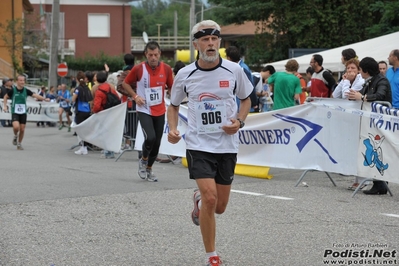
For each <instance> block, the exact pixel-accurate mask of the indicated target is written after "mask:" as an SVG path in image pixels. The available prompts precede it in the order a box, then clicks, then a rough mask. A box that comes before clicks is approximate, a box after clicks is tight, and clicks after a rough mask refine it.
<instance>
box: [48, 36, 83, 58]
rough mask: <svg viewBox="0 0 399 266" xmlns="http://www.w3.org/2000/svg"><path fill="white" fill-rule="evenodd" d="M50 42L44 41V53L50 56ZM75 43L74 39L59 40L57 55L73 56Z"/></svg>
mask: <svg viewBox="0 0 399 266" xmlns="http://www.w3.org/2000/svg"><path fill="white" fill-rule="evenodd" d="M50 45H51V41H50V40H45V41H44V50H45V53H47V54H50ZM75 52H76V43H75V39H59V40H58V54H59V55H61V56H63V55H75Z"/></svg>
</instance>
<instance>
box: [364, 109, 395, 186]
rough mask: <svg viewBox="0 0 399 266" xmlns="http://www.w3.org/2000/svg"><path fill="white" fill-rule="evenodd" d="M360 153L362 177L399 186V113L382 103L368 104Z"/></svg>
mask: <svg viewBox="0 0 399 266" xmlns="http://www.w3.org/2000/svg"><path fill="white" fill-rule="evenodd" d="M363 110H364V111H365V112H372V113H375V114H384V115H375V116H370V117H369V116H362V118H361V130H360V139H359V148H358V154H357V165H358V175H359V176H364V177H369V178H375V179H380V180H385V181H389V182H394V183H399V176H398V173H399V164H398V158H399V136H398V133H399V118H398V110H394V109H389V108H387V107H385V106H383V105H381V104H377V103H371V104H370V103H368V104H364V106H363Z"/></svg>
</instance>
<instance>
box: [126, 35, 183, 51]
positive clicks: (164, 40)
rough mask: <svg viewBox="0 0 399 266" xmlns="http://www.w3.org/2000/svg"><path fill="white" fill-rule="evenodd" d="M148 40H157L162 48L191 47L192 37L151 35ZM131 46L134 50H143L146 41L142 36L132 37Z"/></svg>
mask: <svg viewBox="0 0 399 266" xmlns="http://www.w3.org/2000/svg"><path fill="white" fill-rule="evenodd" d="M148 40H150V41H156V42H158V43H159V46H161V49H175V48H176V49H189V48H190V39H189V37H188V36H184V37H180V36H179V37H176V38H175V37H174V36H159V37H158V36H149V37H148ZM130 47H131V49H132V51H143V50H144V47H145V42H144V39H143V37H141V36H133V37H131V42H130Z"/></svg>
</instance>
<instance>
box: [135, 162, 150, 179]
mask: <svg viewBox="0 0 399 266" xmlns="http://www.w3.org/2000/svg"><path fill="white" fill-rule="evenodd" d="M147 165H148V160H143V158H140V159H139V171H138V172H137V173H138V175H139V177H140V178H141V179H146V178H147V171H146V169H147Z"/></svg>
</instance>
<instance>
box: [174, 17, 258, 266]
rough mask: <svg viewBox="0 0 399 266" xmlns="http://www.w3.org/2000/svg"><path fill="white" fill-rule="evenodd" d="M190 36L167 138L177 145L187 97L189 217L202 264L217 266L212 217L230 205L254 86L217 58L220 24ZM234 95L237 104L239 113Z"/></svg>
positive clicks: (208, 25)
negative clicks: (192, 57) (190, 57)
mask: <svg viewBox="0 0 399 266" xmlns="http://www.w3.org/2000/svg"><path fill="white" fill-rule="evenodd" d="M191 33H192V36H193V44H194V47H195V49H196V50H198V52H199V59H198V61H196V62H194V63H192V64H190V65H188V66H186V67H184V68H182V69H181V70H180V71H179V72H178V73H177V75H176V77H175V80H174V83H173V87H172V93H171V105H170V106H169V107H168V112H167V115H168V123H169V128H170V131H169V134H168V140H169V142H171V143H177V142H178V141H179V140H180V139H181V135H180V132H179V131H178V130H177V122H178V114H179V105H180V103H181V101H182V100H183V99H184V98H185V97H186V96H187V97H188V128H187V131H186V132H185V140H186V147H187V151H186V157H187V161H188V169H189V174H190V178H191V179H195V181H196V182H197V186H198V188H199V190H198V189H197V190H195V192H194V210H193V212H192V215H191V216H192V220H193V222H194V224H196V225H199V226H200V228H201V234H202V240H203V243H204V246H205V250H206V253H207V256H206V263H207V264H206V265H209V266H217V265H220V264H221V260H220V258H219V256H217V253H216V249H215V238H216V221H215V213H217V214H221V213H223V212H224V211H225V209H226V206H227V203H228V201H229V196H230V189H231V183H232V182H233V178H234V168H235V165H236V161H237V153H238V145H239V141H238V134H236V133H237V132H238V130H239V129H240V128H242V127H243V126H244V120H245V118H246V117H247V115H248V112H249V109H250V106H251V100H250V99H249V98H248V96H249V95H250V94H251V92H252V89H253V86H252V84H251V82H250V81H249V80H248V78H247V77H246V76H245V73H244V71H242V69H241V67H240V66H239V65H238V64H236V63H234V62H230V61H228V60H223V59H222V58H221V57H220V56H219V52H218V51H219V48H220V40H221V38H220V26H219V25H218V24H217V23H216V22H214V21H212V20H205V21H202V22H199V23H198V24H196V25H195V26H194V27H193V29H192V32H191ZM236 95H237V97H238V99H240V103H241V107H240V110H239V112H238V113H237V102H236ZM200 213H201V215H200Z"/></svg>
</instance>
